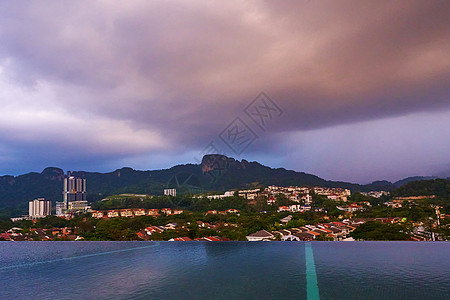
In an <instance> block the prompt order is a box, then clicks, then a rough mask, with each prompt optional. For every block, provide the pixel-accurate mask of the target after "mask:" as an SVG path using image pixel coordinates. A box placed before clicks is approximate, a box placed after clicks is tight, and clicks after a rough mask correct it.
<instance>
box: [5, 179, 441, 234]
mask: <svg viewBox="0 0 450 300" xmlns="http://www.w3.org/2000/svg"><path fill="white" fill-rule="evenodd" d="M442 205H443V204H442V203H441V202H440V200H439V198H438V197H436V196H435V195H428V196H409V197H408V196H407V197H405V196H403V197H400V196H393V195H390V193H388V192H385V191H373V192H369V193H359V192H356V193H351V191H350V190H348V189H342V188H325V187H305V186H288V187H282V186H274V185H271V186H267V187H265V188H254V189H245V190H234V191H227V192H225V193H223V194H217V193H216V194H214V193H204V194H197V195H190V194H186V195H177V190H176V189H173V188H171V189H165V190H164V191H163V195H159V196H151V195H138V194H120V195H113V196H110V197H106V198H104V199H103V200H102V201H98V202H94V203H91V204H90V205H88V201H87V200H86V179H82V178H76V177H74V176H72V175H71V174H70V172H69V173H68V174H67V175H66V176H65V178H64V184H63V201H62V202H56V205H55V207H54V209H53V207H52V202H51V201H50V200H46V199H44V198H38V199H34V200H32V201H30V202H29V214H28V215H27V216H23V217H16V218H11V219H10V220H9V221H2V223H0V225H1V230H2V232H1V233H0V240H6V241H22V240H34V241H39V240H41V241H50V240H76V241H79V240H145V241H150V240H158V241H162V240H166V241H230V240H238V241H239V240H241V241H312V240H317V241H354V240H409V241H439V240H447V239H448V237H449V224H450V215H448V214H445V213H441V210H442V209H443V208H444V207H443V206H442ZM447 209H448V208H447ZM52 214H54V215H52Z"/></svg>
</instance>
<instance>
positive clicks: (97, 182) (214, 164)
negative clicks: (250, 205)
mask: <svg viewBox="0 0 450 300" xmlns="http://www.w3.org/2000/svg"><path fill="white" fill-rule="evenodd" d="M72 174H73V175H75V176H80V177H83V178H86V179H87V193H88V200H89V201H92V202H94V201H98V200H100V199H102V198H103V197H105V196H108V195H113V194H119V193H137V194H154V195H159V194H162V192H163V189H164V188H166V187H175V188H177V189H178V190H179V191H180V192H183V191H186V192H191V193H194V192H200V191H225V190H229V189H237V188H254V187H261V186H265V185H271V184H274V185H284V186H288V185H299V186H301V185H304V186H323V187H341V188H348V189H350V190H352V191H371V190H387V191H389V190H392V189H394V188H397V187H399V186H401V185H403V184H405V183H407V182H410V181H414V180H420V179H430V177H417V176H416V177H409V178H405V179H402V180H400V181H397V182H395V183H391V182H389V181H375V182H373V183H371V184H367V185H360V184H354V183H349V182H341V181H328V180H325V179H323V178H320V177H318V176H315V175H312V174H307V173H304V172H296V171H292V170H286V169H284V168H270V167H267V166H264V165H262V164H260V163H258V162H248V161H247V160H245V159H244V160H242V161H238V160H236V159H234V158H230V157H227V156H224V155H219V154H210V155H205V156H204V157H203V159H202V162H201V164H186V165H176V166H174V167H172V168H169V169H163V170H152V171H138V170H134V169H132V168H122V169H118V170H115V171H113V172H109V173H98V172H85V171H75V172H72ZM63 178H64V171H63V170H62V169H59V168H54V167H49V168H46V169H44V170H43V171H42V172H41V173H34V172H33V173H27V174H24V175H20V176H16V177H14V176H9V175H6V176H0V209H8V210H13V209H18V210H20V211H22V212H26V210H27V202H28V201H29V200H32V199H34V198H37V197H45V198H48V199H50V200H52V201H53V202H55V201H60V200H61V198H62V192H61V191H62V181H63Z"/></svg>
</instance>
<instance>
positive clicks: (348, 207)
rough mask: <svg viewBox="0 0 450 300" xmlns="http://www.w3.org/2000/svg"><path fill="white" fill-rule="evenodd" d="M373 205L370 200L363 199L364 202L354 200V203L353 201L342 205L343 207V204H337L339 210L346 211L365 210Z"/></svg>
mask: <svg viewBox="0 0 450 300" xmlns="http://www.w3.org/2000/svg"><path fill="white" fill-rule="evenodd" d="M371 206H372V205H371V204H370V202H369V201H362V202H359V203H355V202H353V203H351V204H349V205H346V206H342V207H341V206H336V207H337V209H339V210H342V211H346V212H349V213H353V212H355V211H360V210H364V209H365V208H366V207H371Z"/></svg>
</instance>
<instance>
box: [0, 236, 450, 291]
mask: <svg viewBox="0 0 450 300" xmlns="http://www.w3.org/2000/svg"><path fill="white" fill-rule="evenodd" d="M305 245H306V243H304V242H1V243H0V299H307V276H306V259H310V258H311V256H309V258H308V255H307V258H306V259H305ZM311 246H312V250H313V251H312V252H313V256H314V263H313V264H311V261H310V260H308V266H309V268H310V267H311V266H314V267H315V272H316V275H317V286H318V290H319V295H320V299H450V243H419V242H411V243H409V242H312V243H311ZM309 274H310V273H309ZM308 278H309V279H310V278H311V276H308ZM310 283H311V282H310ZM310 287H311V284H309V285H308V288H310ZM310 295H311V293H310Z"/></svg>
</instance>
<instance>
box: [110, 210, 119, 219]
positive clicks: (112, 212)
mask: <svg viewBox="0 0 450 300" xmlns="http://www.w3.org/2000/svg"><path fill="white" fill-rule="evenodd" d="M118 216H119V211H118V210H108V218H116V217H118Z"/></svg>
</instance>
